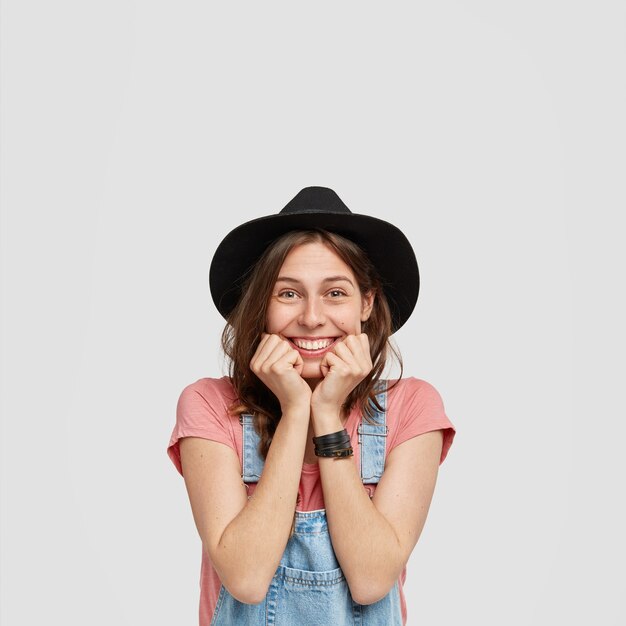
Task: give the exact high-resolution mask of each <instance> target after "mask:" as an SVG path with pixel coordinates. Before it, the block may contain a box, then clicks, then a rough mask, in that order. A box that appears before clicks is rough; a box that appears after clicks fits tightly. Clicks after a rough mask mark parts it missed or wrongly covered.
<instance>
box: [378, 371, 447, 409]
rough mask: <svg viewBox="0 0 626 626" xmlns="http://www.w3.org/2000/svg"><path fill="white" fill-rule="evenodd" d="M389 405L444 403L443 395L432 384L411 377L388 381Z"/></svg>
mask: <svg viewBox="0 0 626 626" xmlns="http://www.w3.org/2000/svg"><path fill="white" fill-rule="evenodd" d="M387 389H388V394H389V404H391V403H392V402H393V403H394V404H405V403H412V402H433V401H435V402H442V399H441V395H440V394H439V392H438V391H437V389H436V388H435V387H434V385H432V384H431V383H429V382H427V381H425V380H422V379H421V378H415V377H414V376H410V377H407V378H400V379H395V380H388V381H387Z"/></svg>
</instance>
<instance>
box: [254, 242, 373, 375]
mask: <svg viewBox="0 0 626 626" xmlns="http://www.w3.org/2000/svg"><path fill="white" fill-rule="evenodd" d="M373 302H374V296H373V295H372V294H366V296H362V294H361V291H360V289H359V285H358V284H357V281H356V278H355V277H354V274H353V273H352V270H351V269H350V267H349V266H348V265H346V263H344V261H342V260H341V259H340V258H339V257H338V256H337V254H336V253H335V252H334V251H333V250H331V249H330V248H329V247H327V246H326V245H325V244H323V243H318V242H316V243H307V244H302V245H299V246H296V247H295V248H293V249H292V250H291V251H290V252H289V254H288V255H287V258H286V259H285V262H284V263H283V266H282V267H281V269H280V272H279V274H278V280H277V281H276V284H275V285H274V289H273V290H272V295H271V299H270V304H269V307H268V311H267V328H266V330H267V332H268V333H271V334H278V335H280V336H281V337H283V338H284V339H286V340H287V341H289V343H290V344H291V346H292V347H293V348H295V349H296V350H297V351H298V352H299V353H300V355H301V356H302V360H303V361H304V367H303V369H302V377H303V378H305V379H311V380H313V379H321V378H323V375H322V372H321V369H320V364H321V362H322V358H323V357H324V354H326V352H328V350H330V349H331V348H332V347H333V345H334V344H335V343H336V342H337V341H340V340H341V339H342V338H343V337H346V336H347V335H357V334H359V333H360V332H361V323H362V322H364V321H365V320H367V319H368V318H369V316H370V313H371V311H372V305H373Z"/></svg>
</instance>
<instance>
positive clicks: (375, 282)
mask: <svg viewBox="0 0 626 626" xmlns="http://www.w3.org/2000/svg"><path fill="white" fill-rule="evenodd" d="M307 243H323V244H325V245H326V246H328V247H329V248H330V249H331V250H332V251H333V252H335V253H336V254H337V255H338V256H339V258H341V259H342V260H343V261H344V263H346V264H347V265H348V266H349V267H350V268H352V271H353V273H354V276H355V278H356V280H357V283H358V285H359V289H360V291H361V294H362V295H364V294H367V293H370V292H374V294H375V298H374V305H373V308H372V311H371V313H370V317H369V319H367V320H366V321H365V322H362V324H361V331H362V332H364V333H366V334H367V336H368V338H369V344H370V354H371V359H372V364H373V368H372V371H371V372H370V373H369V374H368V375H367V376H366V377H365V378H364V379H363V380H362V381H361V382H360V383H359V384H358V385H357V386H356V387H355V388H354V389H353V390H352V391H351V392H350V394H349V395H348V397H347V398H346V401H345V402H344V404H343V407H342V408H343V409H344V410H345V411H350V410H352V408H353V407H354V406H358V407H359V408H360V410H361V411H363V414H364V417H365V419H366V420H367V421H368V422H369V423H372V422H373V419H372V416H373V411H374V408H373V407H376V409H378V410H379V411H381V410H383V409H382V407H381V406H380V405H379V403H378V402H377V401H376V392H375V387H376V383H377V382H378V380H379V379H380V376H381V374H382V373H383V371H384V369H385V366H386V364H387V359H388V357H389V355H390V354H391V355H392V356H393V357H394V358H395V359H396V360H397V362H398V364H399V365H400V377H399V378H402V371H403V365H402V357H401V356H400V352H399V350H398V349H397V348H396V347H395V346H394V345H392V343H391V342H390V336H391V334H392V332H393V331H392V325H391V312H390V310H389V304H388V302H387V298H386V297H385V294H384V291H383V288H382V284H381V280H380V277H379V275H378V272H377V270H376V268H375V267H374V265H373V264H372V263H371V261H370V260H369V258H368V257H367V255H366V254H365V252H364V251H363V250H362V249H361V248H360V247H359V246H358V245H357V244H356V243H354V242H353V241H351V240H349V239H346V238H345V237H342V236H340V235H338V234H336V233H332V232H329V231H326V230H323V229H317V228H316V229H311V230H299V231H291V232H288V233H287V234H285V235H283V236H282V237H280V238H279V239H277V240H276V241H274V242H273V243H272V244H271V245H270V246H269V247H268V248H267V249H266V250H265V252H264V254H263V255H262V257H261V258H260V259H259V261H258V262H257V263H256V264H255V265H254V266H253V267H252V268H251V269H250V270H249V272H248V274H247V275H246V276H245V277H244V278H243V283H242V295H241V297H240V299H239V301H238V303H237V305H236V306H235V308H234V309H233V310H232V312H231V313H230V315H229V316H228V319H227V324H226V326H225V328H224V330H223V332H222V350H223V351H224V354H225V355H226V357H227V358H228V359H229V375H230V378H231V382H232V385H233V387H234V390H235V393H236V397H237V401H236V402H235V403H234V404H233V405H232V406H231V407H230V408H229V409H230V411H231V413H232V414H234V415H238V414H241V413H249V414H251V415H253V416H254V426H255V429H256V431H257V433H258V434H259V437H260V444H259V453H260V454H261V455H262V456H263V458H264V459H265V458H266V457H267V453H268V451H269V447H270V444H271V442H272V438H273V436H274V433H275V432H276V427H277V425H278V422H279V421H280V418H281V408H280V403H279V401H278V398H276V396H275V395H274V393H273V392H272V391H271V390H270V389H269V388H268V387H267V386H266V385H265V384H264V383H263V382H261V380H260V379H259V378H258V377H257V376H256V375H255V374H254V373H253V372H252V370H251V369H250V362H251V360H252V357H253V356H254V353H255V352H256V349H257V346H258V344H259V341H260V340H261V334H262V333H263V332H265V326H266V320H267V309H268V306H269V302H270V298H271V294H272V291H273V289H274V286H275V284H276V279H277V278H278V274H279V272H280V268H281V267H282V265H283V263H284V261H285V258H286V257H287V255H288V254H289V252H290V251H291V250H292V249H293V248H295V247H296V246H299V245H302V244H307ZM391 388H392V387H390V389H391Z"/></svg>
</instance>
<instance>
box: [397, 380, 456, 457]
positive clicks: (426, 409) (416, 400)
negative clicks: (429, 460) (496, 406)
mask: <svg viewBox="0 0 626 626" xmlns="http://www.w3.org/2000/svg"><path fill="white" fill-rule="evenodd" d="M401 382H402V383H403V389H402V390H400V393H399V394H397V398H396V400H397V401H398V405H397V406H396V407H395V410H396V411H398V413H397V415H398V428H397V431H396V433H395V437H394V439H393V440H392V442H391V444H392V448H393V447H395V446H399V445H400V444H401V443H403V442H405V441H407V440H408V439H411V438H412V437H416V436H417V435H422V434H424V433H427V432H430V431H433V430H442V431H443V448H442V450H441V457H440V459H439V465H441V464H442V463H443V461H444V459H445V458H446V456H447V454H448V450H449V449H450V446H451V445H452V441H453V440H454V436H455V434H456V428H455V427H454V425H453V424H452V422H451V421H450V420H449V419H448V416H447V415H446V412H445V409H444V405H443V400H442V399H441V396H440V395H439V392H438V391H437V390H436V389H435V388H434V387H433V386H432V385H431V384H430V383H428V382H426V381H425V380H420V379H418V378H407V379H404V380H403V381H401Z"/></svg>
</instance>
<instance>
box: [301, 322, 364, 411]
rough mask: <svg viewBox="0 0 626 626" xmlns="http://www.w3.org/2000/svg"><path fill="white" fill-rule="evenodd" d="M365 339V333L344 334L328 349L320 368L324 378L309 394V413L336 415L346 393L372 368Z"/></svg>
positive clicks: (346, 395)
mask: <svg viewBox="0 0 626 626" xmlns="http://www.w3.org/2000/svg"><path fill="white" fill-rule="evenodd" d="M372 367H373V365H372V357H371V355H370V344H369V339H368V337H367V335H366V334H365V333H361V334H360V335H348V336H347V337H345V338H344V339H342V340H341V341H340V342H338V343H337V344H336V345H335V346H334V347H333V349H332V350H331V351H328V352H327V353H326V354H325V355H324V358H323V359H322V362H321V364H320V368H321V370H322V374H323V375H324V379H323V380H322V381H321V382H320V383H319V384H318V385H317V387H315V390H314V391H313V395H312V397H311V409H312V415H313V417H314V416H315V414H316V413H318V414H319V413H322V412H323V413H326V412H333V413H337V415H339V413H340V411H341V405H342V404H343V403H344V402H345V400H346V398H347V397H348V394H349V393H350V392H351V391H352V390H353V389H354V388H355V387H356V386H357V385H358V384H359V383H360V382H361V381H362V380H363V379H364V378H365V377H366V376H367V375H368V374H369V373H370V372H371V371H372Z"/></svg>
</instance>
